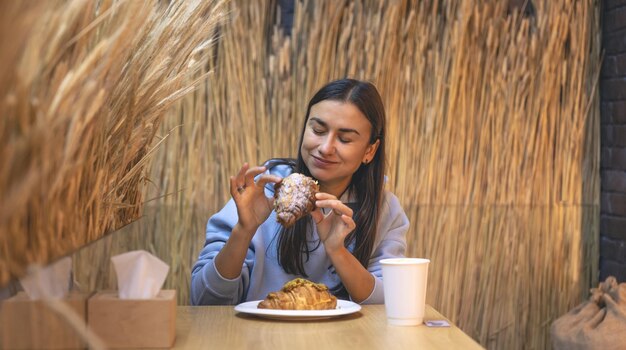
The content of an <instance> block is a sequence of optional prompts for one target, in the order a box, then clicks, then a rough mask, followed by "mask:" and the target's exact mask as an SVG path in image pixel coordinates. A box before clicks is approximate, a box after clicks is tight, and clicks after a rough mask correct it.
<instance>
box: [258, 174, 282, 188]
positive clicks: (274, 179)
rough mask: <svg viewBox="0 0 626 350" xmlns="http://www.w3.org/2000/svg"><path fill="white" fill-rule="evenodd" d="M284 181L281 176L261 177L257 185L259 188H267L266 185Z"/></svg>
mask: <svg viewBox="0 0 626 350" xmlns="http://www.w3.org/2000/svg"><path fill="white" fill-rule="evenodd" d="M282 180H283V179H282V178H281V177H280V176H276V175H261V176H260V177H259V180H258V181H257V182H256V183H257V186H261V187H265V185H266V184H267V183H269V182H273V183H279V182H281V181H282Z"/></svg>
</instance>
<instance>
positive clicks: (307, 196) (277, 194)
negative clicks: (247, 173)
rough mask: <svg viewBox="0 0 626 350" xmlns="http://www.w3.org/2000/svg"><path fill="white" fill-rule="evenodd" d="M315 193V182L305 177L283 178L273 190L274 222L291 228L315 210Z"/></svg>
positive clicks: (292, 175) (316, 189)
mask: <svg viewBox="0 0 626 350" xmlns="http://www.w3.org/2000/svg"><path fill="white" fill-rule="evenodd" d="M317 192H319V185H318V184H317V181H315V180H313V179H312V178H310V177H308V176H306V175H302V174H299V173H293V174H291V175H289V176H287V177H285V178H284V179H283V180H282V181H281V182H279V183H278V184H276V187H275V188H274V198H275V200H274V210H275V211H276V220H277V221H278V222H279V223H280V224H281V225H283V226H284V227H287V228H288V227H291V226H292V225H293V224H294V223H295V222H296V221H298V219H300V218H301V217H303V216H305V215H307V214H309V213H310V212H312V211H313V210H314V209H315V194H316V193H317Z"/></svg>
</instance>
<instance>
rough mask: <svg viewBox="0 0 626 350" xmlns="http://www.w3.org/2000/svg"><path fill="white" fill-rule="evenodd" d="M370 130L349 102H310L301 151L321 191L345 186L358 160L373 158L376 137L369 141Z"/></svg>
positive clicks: (342, 188) (355, 169) (376, 146)
mask: <svg viewBox="0 0 626 350" xmlns="http://www.w3.org/2000/svg"><path fill="white" fill-rule="evenodd" d="M371 131H372V125H371V124H370V122H369V120H367V118H366V117H365V115H363V113H361V111H360V110H359V109H358V108H357V107H356V106H355V105H353V104H352V103H349V102H340V101H332V100H324V101H321V102H319V103H317V104H315V105H313V106H311V111H310V113H309V118H308V120H307V124H306V127H305V130H304V136H303V139H302V147H301V148H300V152H301V153H302V158H303V160H304V163H305V164H306V166H307V167H308V168H309V171H310V172H311V175H313V177H315V178H316V179H317V180H318V181H319V182H320V185H321V187H322V190H323V191H327V192H329V193H332V192H331V191H332V189H335V190H337V189H339V190H341V191H343V190H345V188H346V187H347V186H348V184H349V183H350V180H351V179H352V174H354V173H355V172H356V171H357V169H359V166H360V165H361V163H362V162H370V161H371V160H372V159H373V158H374V154H375V153H376V149H377V148H378V142H379V141H378V140H377V141H376V142H375V143H374V144H370V143H369V140H370V134H371ZM335 195H338V194H335Z"/></svg>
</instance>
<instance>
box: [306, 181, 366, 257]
mask: <svg viewBox="0 0 626 350" xmlns="http://www.w3.org/2000/svg"><path fill="white" fill-rule="evenodd" d="M315 198H316V199H317V201H316V202H315V205H316V206H317V208H316V209H315V210H314V211H313V212H311V216H312V217H313V220H314V221H315V223H316V224H317V233H318V235H319V236H320V240H321V241H322V243H323V244H324V248H325V249H326V252H327V253H329V254H331V253H333V252H335V251H337V250H338V249H341V248H344V241H345V239H346V236H347V235H348V234H349V233H350V232H352V230H354V228H355V227H356V223H355V222H354V220H353V219H352V215H353V212H352V209H350V208H349V207H348V206H347V205H345V204H343V203H342V202H341V201H340V200H338V199H337V197H335V196H333V195H332V194H328V193H323V192H320V193H317V194H316V195H315ZM322 208H329V209H331V210H330V212H329V213H327V214H324V213H323V212H322Z"/></svg>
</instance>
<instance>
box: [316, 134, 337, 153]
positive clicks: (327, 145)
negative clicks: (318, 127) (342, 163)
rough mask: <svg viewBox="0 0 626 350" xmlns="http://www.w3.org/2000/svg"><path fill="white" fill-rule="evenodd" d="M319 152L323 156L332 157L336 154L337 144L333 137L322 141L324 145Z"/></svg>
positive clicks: (320, 146) (321, 145)
mask: <svg viewBox="0 0 626 350" xmlns="http://www.w3.org/2000/svg"><path fill="white" fill-rule="evenodd" d="M318 149H319V151H320V153H321V154H324V155H330V154H333V153H335V142H334V139H333V138H332V137H330V136H329V137H326V138H324V140H322V143H321V144H320V145H319V148H318Z"/></svg>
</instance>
